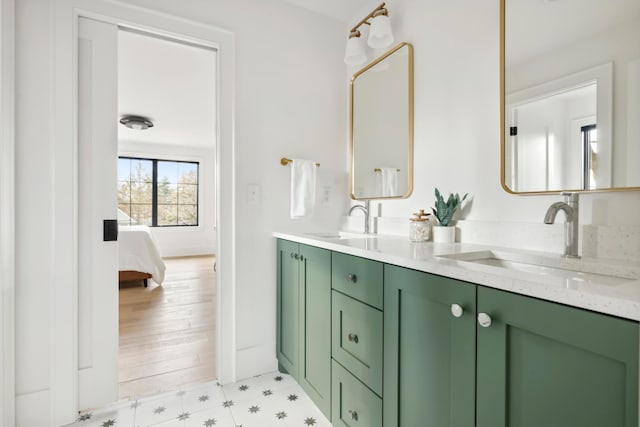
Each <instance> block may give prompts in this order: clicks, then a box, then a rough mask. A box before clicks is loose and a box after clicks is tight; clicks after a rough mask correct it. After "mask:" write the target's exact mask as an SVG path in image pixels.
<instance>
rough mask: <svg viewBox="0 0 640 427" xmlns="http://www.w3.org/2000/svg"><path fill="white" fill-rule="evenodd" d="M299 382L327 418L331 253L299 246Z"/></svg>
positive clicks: (329, 387)
mask: <svg viewBox="0 0 640 427" xmlns="http://www.w3.org/2000/svg"><path fill="white" fill-rule="evenodd" d="M300 266H301V269H300V369H299V379H298V380H299V382H300V385H301V386H302V388H303V389H304V390H305V391H306V392H307V394H308V395H309V397H310V398H311V400H313V401H314V403H315V404H316V406H318V408H319V409H320V410H321V411H322V412H323V413H324V415H325V416H326V417H327V418H331V252H330V251H328V250H326V249H320V248H315V247H312V246H306V245H300Z"/></svg>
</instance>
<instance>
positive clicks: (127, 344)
mask: <svg viewBox="0 0 640 427" xmlns="http://www.w3.org/2000/svg"><path fill="white" fill-rule="evenodd" d="M164 261H165V264H166V266H167V271H166V275H165V281H164V283H163V284H162V286H159V285H157V284H156V283H155V282H153V281H152V280H151V279H149V287H148V288H144V286H143V285H142V282H137V283H136V282H131V283H127V284H123V285H121V286H120V358H119V365H120V379H119V380H120V398H121V399H122V398H138V397H142V396H147V395H150V394H155V393H158V392H161V391H166V390H175V389H178V388H179V387H180V386H182V385H185V384H191V383H195V382H203V381H210V380H213V379H215V351H214V345H215V320H216V314H215V309H216V302H215V298H216V285H215V272H214V262H215V257H213V256H203V257H185V258H170V259H165V260H164Z"/></svg>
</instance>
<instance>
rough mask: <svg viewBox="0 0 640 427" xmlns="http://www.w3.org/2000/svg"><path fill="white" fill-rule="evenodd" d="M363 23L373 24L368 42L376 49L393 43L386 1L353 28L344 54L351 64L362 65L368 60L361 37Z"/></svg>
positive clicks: (345, 59)
mask: <svg viewBox="0 0 640 427" xmlns="http://www.w3.org/2000/svg"><path fill="white" fill-rule="evenodd" d="M363 24H366V25H369V26H371V28H370V29H369V38H368V39H367V44H368V45H369V46H370V47H372V48H374V49H384V48H386V47H389V46H391V43H393V33H392V31H391V21H390V20H389V11H388V10H387V9H386V8H385V3H382V4H381V5H380V6H378V7H376V8H375V9H374V10H372V11H371V13H369V14H368V15H367V16H365V17H364V19H363V20H362V21H360V22H358V24H357V25H356V26H355V27H353V28H352V29H351V32H350V33H349V40H348V41H347V48H346V52H345V55H344V62H345V63H347V64H349V65H360V64H362V63H364V62H365V61H366V60H367V54H366V52H365V47H364V40H362V39H361V38H360V36H361V33H360V30H358V28H359V27H360V26H361V25H363Z"/></svg>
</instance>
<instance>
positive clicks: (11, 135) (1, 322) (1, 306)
mask: <svg viewBox="0 0 640 427" xmlns="http://www.w3.org/2000/svg"><path fill="white" fill-rule="evenodd" d="M14 17H15V2H14V0H1V1H0V28H1V29H2V30H1V32H0V100H1V104H0V236H2V237H1V238H0V313H2V315H1V316H0V346H2V350H1V351H0V425H3V426H8V427H10V426H13V425H14V424H15V401H16V392H15V314H14V313H15V255H14V253H15V175H14V171H15V120H14V118H15V102H14V100H15V47H14V46H15V19H14Z"/></svg>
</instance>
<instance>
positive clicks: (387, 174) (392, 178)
mask: <svg viewBox="0 0 640 427" xmlns="http://www.w3.org/2000/svg"><path fill="white" fill-rule="evenodd" d="M380 170H381V171H382V172H380V176H381V179H382V196H383V197H391V196H399V194H398V170H397V169H396V168H380Z"/></svg>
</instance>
